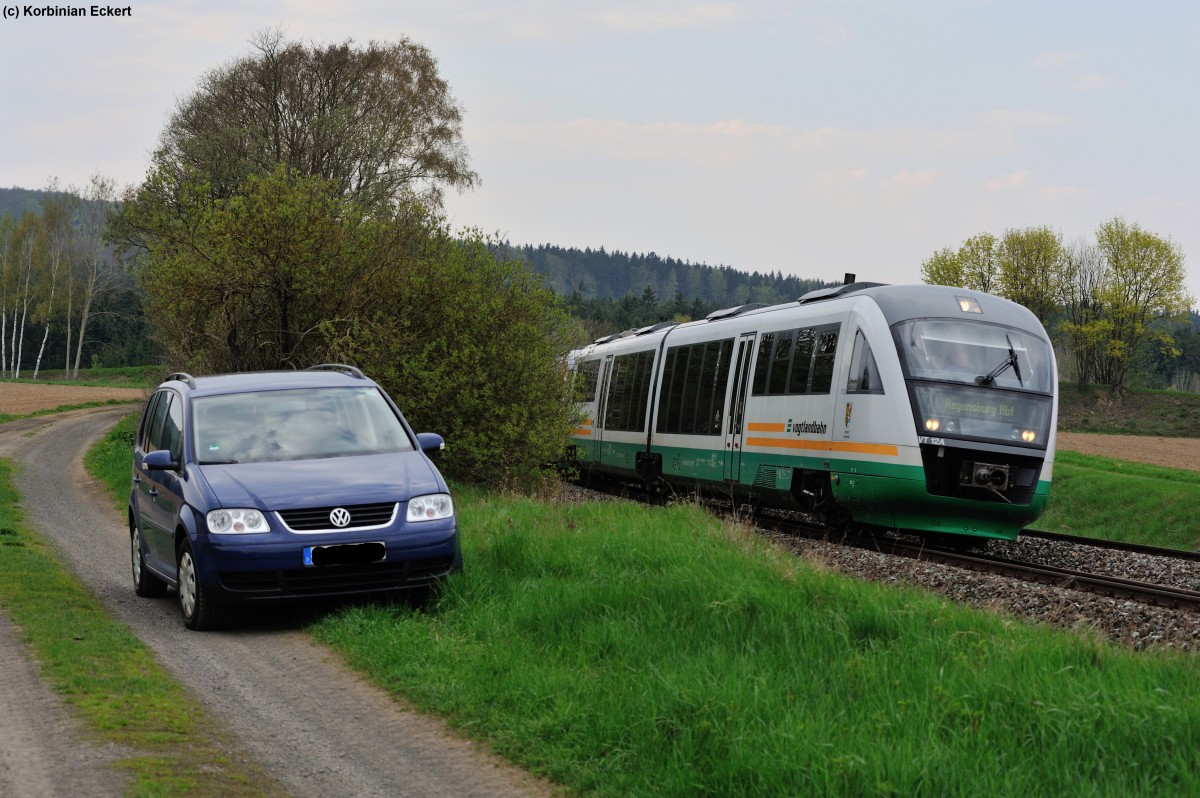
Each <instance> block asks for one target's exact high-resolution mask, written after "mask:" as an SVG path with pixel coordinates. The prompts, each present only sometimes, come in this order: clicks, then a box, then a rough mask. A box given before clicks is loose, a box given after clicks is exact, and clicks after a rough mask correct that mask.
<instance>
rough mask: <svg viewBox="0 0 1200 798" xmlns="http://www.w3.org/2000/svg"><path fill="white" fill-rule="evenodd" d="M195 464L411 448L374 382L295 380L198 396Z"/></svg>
mask: <svg viewBox="0 0 1200 798" xmlns="http://www.w3.org/2000/svg"><path fill="white" fill-rule="evenodd" d="M192 413H193V424H192V430H193V441H192V443H193V445H194V446H195V451H196V460H197V462H198V463H199V464H200V465H213V464H217V463H263V462H271V461H275V460H308V459H313V458H322V457H346V456H350V455H361V454H379V453H383V452H401V451H411V450H412V449H413V444H412V441H411V440H409V437H408V434H407V432H406V431H405V429H404V426H403V425H402V424H401V423H400V419H399V418H398V417H397V416H396V414H395V413H394V412H393V411H392V408H391V405H389V404H388V402H387V400H386V399H385V398H384V397H383V396H382V394H380V393H379V391H378V390H376V389H375V388H297V389H291V390H281V391H255V392H248V393H231V394H223V395H219V396H202V397H197V398H196V400H195V401H194V402H193V404H192Z"/></svg>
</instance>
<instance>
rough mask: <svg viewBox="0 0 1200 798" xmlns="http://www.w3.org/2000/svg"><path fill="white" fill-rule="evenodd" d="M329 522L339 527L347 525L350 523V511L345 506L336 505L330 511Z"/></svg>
mask: <svg viewBox="0 0 1200 798" xmlns="http://www.w3.org/2000/svg"><path fill="white" fill-rule="evenodd" d="M329 522H330V523H331V524H333V525H334V526H336V527H338V528H339V529H340V528H341V527H344V526H346V525H347V524H349V523H350V511H349V510H347V509H346V508H344V507H335V508H334V509H333V511H332V512H331V513H329Z"/></svg>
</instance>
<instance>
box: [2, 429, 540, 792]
mask: <svg viewBox="0 0 1200 798" xmlns="http://www.w3.org/2000/svg"><path fill="white" fill-rule="evenodd" d="M127 412H129V408H120V407H117V408H100V409H96V410H85V411H75V412H71V413H65V414H60V415H56V416H46V417H42V418H36V419H24V420H20V421H15V422H10V423H8V424H4V425H0V456H2V457H8V458H11V459H12V460H13V461H14V462H16V463H19V464H20V465H21V468H20V472H19V473H18V474H17V475H16V482H17V489H18V490H19V491H20V492H21V494H22V497H23V499H22V504H23V506H24V507H25V508H26V515H27V519H28V521H29V523H30V524H32V525H33V526H34V527H35V528H36V529H38V531H40V532H41V533H43V534H44V535H46V536H47V537H49V538H50V539H51V540H53V541H54V543H55V544H56V545H57V546H58V547H59V548H60V549H61V551H62V552H63V554H64V556H65V557H66V559H67V561H68V562H69V564H70V565H71V567H72V568H74V569H75V571H76V573H77V574H79V576H80V577H81V579H82V580H83V581H84V582H85V583H86V584H87V585H88V587H89V588H90V589H91V590H92V591H93V592H94V593H96V594H97V595H98V596H99V597H100V598H101V600H102V601H103V602H104V603H105V605H106V606H107V607H108V608H109V610H110V611H111V612H112V614H113V615H114V616H115V617H116V618H117V619H118V620H120V621H121V622H123V623H125V624H126V625H127V626H129V628H130V629H132V630H133V632H134V634H136V635H137V636H138V637H139V638H141V639H142V640H143V641H144V642H145V643H146V645H147V646H149V647H150V648H151V649H152V650H153V651H154V653H155V655H156V656H157V657H158V659H159V660H160V661H161V662H162V663H163V664H164V665H165V666H166V667H167V668H168V669H169V670H170V671H171V672H172V673H173V674H174V676H175V677H176V678H177V679H178V680H179V681H180V682H182V683H183V684H185V685H187V686H188V687H189V688H190V689H191V690H192V691H193V692H194V693H195V694H196V696H197V697H198V698H199V700H200V702H201V703H202V704H203V705H204V706H205V707H206V708H207V709H208V710H209V711H210V712H211V713H212V715H213V716H214V717H216V718H217V719H218V720H219V721H220V722H221V723H223V724H224V725H225V727H226V728H227V729H228V730H229V732H230V734H231V736H232V738H233V739H234V740H236V741H237V742H238V743H239V744H241V745H242V746H244V750H246V751H248V752H249V753H250V754H251V755H252V756H253V757H254V758H255V759H257V761H258V762H260V763H261V764H262V766H263V767H264V769H266V770H267V771H268V772H270V773H271V774H272V775H273V776H274V777H275V778H276V779H278V780H279V782H280V783H281V784H282V785H283V786H284V788H285V789H286V790H288V792H289V793H291V794H292V795H295V796H314V797H315V796H320V797H321V798H328V797H330V796H356V797H357V796H362V797H364V798H365V797H366V796H388V797H389V798H398V797H399V796H455V798H458V797H460V796H489V797H491V796H528V795H535V796H541V795H553V794H556V791H555V790H554V788H553V787H552V786H550V785H547V784H546V783H544V782H542V781H540V780H538V779H535V778H534V777H532V776H531V775H529V774H528V773H526V772H525V771H522V770H520V769H518V768H514V767H512V766H511V765H509V764H507V763H505V762H503V761H502V760H500V759H499V757H496V756H494V755H492V754H490V753H489V752H486V751H484V750H483V749H482V747H481V746H478V745H475V744H473V743H470V742H466V741H463V740H461V739H459V738H457V737H455V736H454V735H453V734H452V733H451V732H450V731H449V730H448V729H447V728H446V727H445V725H444V724H443V723H441V722H440V721H438V720H436V719H432V718H429V717H426V716H423V715H420V714H417V713H414V712H410V711H407V710H406V709H405V708H404V707H403V706H402V705H401V704H400V703H399V702H398V701H397V700H396V699H395V698H393V697H392V696H391V695H390V694H388V693H386V692H384V691H383V690H381V689H379V688H377V687H374V686H373V685H371V684H368V683H367V682H366V681H365V680H363V679H362V678H360V677H359V676H357V675H356V674H355V673H353V672H352V671H350V670H349V669H348V668H347V667H345V666H344V665H343V664H342V663H341V662H340V661H339V660H338V659H337V658H336V656H335V655H333V654H332V653H331V652H329V651H328V650H327V649H325V648H323V647H321V646H318V645H316V644H315V643H313V642H312V641H311V640H310V639H309V638H308V637H307V636H306V635H305V633H304V632H303V631H301V630H300V629H299V628H298V624H297V621H296V620H294V618H293V617H291V616H289V615H288V614H286V613H278V612H276V613H271V614H269V615H265V616H263V617H255V618H254V619H253V621H252V622H249V623H245V624H243V625H241V627H240V628H235V629H233V630H231V631H227V632H220V633H196V632H189V631H187V630H185V629H184V628H183V626H182V624H181V623H180V620H179V614H178V610H177V609H176V606H175V601H174V595H173V594H172V595H171V596H169V597H167V598H166V599H160V600H146V599H139V598H137V597H136V596H135V595H134V594H133V589H132V587H131V585H130V577H129V573H128V572H129V554H128V533H127V531H126V529H125V524H124V518H123V517H121V516H120V515H119V514H117V513H116V512H115V511H114V510H113V508H112V506H111V504H110V503H109V501H108V500H107V499H106V498H105V497H104V496H102V495H101V493H100V491H99V489H98V487H97V486H96V485H95V484H94V483H93V481H92V480H91V478H90V477H89V476H88V475H87V474H86V472H85V471H84V470H83V466H82V464H81V459H80V458H81V454H82V452H83V451H84V450H85V449H86V448H87V447H88V446H90V445H91V444H92V443H93V442H94V441H95V440H96V439H97V438H98V437H99V436H101V435H102V434H103V433H104V432H105V431H106V430H107V429H108V428H109V427H110V426H111V425H112V424H113V423H114V422H115V421H116V419H117V418H118V417H119V416H120V415H121V414H122V413H127ZM0 616H2V613H0ZM17 651H19V647H18V645H17V643H16V640H15V638H14V637H13V631H12V629H11V625H10V624H9V623H8V622H7V618H5V617H0V740H3V741H4V744H3V745H0V795H4V796H9V795H11V796H21V797H22V798H24V796H41V795H83V794H87V795H89V796H104V795H119V794H120V791H121V781H120V779H119V777H117V776H116V774H112V776H113V778H112V779H109V780H108V781H107V782H106V781H105V779H108V776H109V774H110V773H111V771H108V769H107V768H99V771H98V770H97V763H102V762H104V761H108V760H111V759H113V758H115V757H117V756H119V755H120V752H115V751H109V750H99V749H94V748H92V747H89V746H88V745H86V744H85V743H83V742H82V741H81V739H80V737H79V735H78V733H77V730H75V729H74V726H73V721H72V719H71V718H70V717H69V715H68V714H67V713H66V712H65V711H64V710H63V709H62V707H61V705H60V702H59V701H58V700H57V699H56V698H55V697H54V696H53V695H52V694H49V693H48V691H47V690H46V688H45V687H44V686H42V685H41V684H40V682H39V680H38V679H37V678H36V675H35V672H34V669H33V668H32V667H31V666H30V665H29V663H28V662H27V661H26V660H24V659H23V657H22V656H20V655H17V654H16V653H15V652H17ZM80 778H82V779H84V780H83V781H82V782H81V781H78V780H77V779H80ZM79 784H86V785H87V789H78V785H79Z"/></svg>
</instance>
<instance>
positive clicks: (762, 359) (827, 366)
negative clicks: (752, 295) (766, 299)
mask: <svg viewBox="0 0 1200 798" xmlns="http://www.w3.org/2000/svg"><path fill="white" fill-rule="evenodd" d="M839 327H840V325H837V324H822V325H820V326H818V327H803V328H800V329H796V330H781V331H779V332H773V333H766V334H764V335H763V336H762V338H761V339H759V344H758V357H757V359H756V361H755V366H754V383H753V385H754V388H753V392H754V395H755V396H786V395H791V394H806V393H813V394H821V393H829V389H830V386H831V385H832V384H833V361H834V358H835V356H836V355H837V342H838V329H839Z"/></svg>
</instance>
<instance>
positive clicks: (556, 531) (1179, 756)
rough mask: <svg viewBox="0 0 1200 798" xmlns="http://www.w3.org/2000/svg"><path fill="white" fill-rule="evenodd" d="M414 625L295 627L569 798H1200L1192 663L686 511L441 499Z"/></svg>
mask: <svg viewBox="0 0 1200 798" xmlns="http://www.w3.org/2000/svg"><path fill="white" fill-rule="evenodd" d="M457 499H458V506H459V507H460V517H461V521H462V528H463V530H464V533H465V536H464V557H465V562H466V563H467V570H466V572H465V573H464V574H462V576H461V578H457V579H455V580H454V581H453V582H452V583H451V585H450V587H449V590H448V592H447V594H446V595H445V596H444V597H443V599H442V601H441V602H440V604H439V605H438V607H437V609H436V611H434V612H431V613H418V612H413V611H409V610H405V609H402V608H387V607H365V608H363V607H360V608H354V609H350V610H347V611H346V612H344V613H342V614H340V615H337V616H334V617H331V618H328V619H325V620H323V621H322V622H320V623H318V624H317V625H316V626H315V627H314V628H313V630H312V632H313V634H314V635H316V636H317V637H318V639H320V640H322V641H324V642H326V643H328V644H329V645H331V646H333V647H334V648H336V649H337V650H339V651H341V652H343V653H344V655H345V656H346V657H347V658H348V659H349V660H350V661H351V662H352V663H353V664H354V665H355V666H356V667H359V668H361V669H362V670H364V671H366V672H367V673H369V674H370V675H371V677H372V678H373V679H374V680H376V681H377V682H379V683H380V684H383V685H386V686H387V687H388V688H390V689H392V690H395V691H396V692H399V693H402V694H404V695H405V696H406V697H407V698H408V699H410V700H412V701H414V702H415V703H416V704H417V705H418V706H420V707H421V708H423V709H426V710H429V711H433V712H437V713H439V714H442V715H445V716H447V717H448V718H449V719H450V720H451V722H452V723H453V724H455V725H456V726H457V727H458V728H460V729H462V730H464V731H465V732H467V733H469V734H471V735H473V736H477V737H481V738H484V739H486V740H488V741H489V742H490V743H491V744H492V745H494V746H495V747H496V748H497V749H498V750H499V751H500V752H501V753H502V754H504V755H505V756H507V757H508V758H510V759H512V760H514V761H516V762H518V763H521V764H523V765H525V766H526V767H529V768H530V769H532V770H534V771H536V772H538V773H541V774H544V775H546V776H548V777H550V778H552V779H554V780H555V781H558V782H560V783H562V784H565V785H567V786H568V787H569V788H570V789H573V790H577V791H579V792H580V793H584V794H590V795H612V796H618V795H620V796H628V795H647V796H665V795H681V796H682V795H687V796H692V795H1025V794H1032V795H1114V796H1115V795H1139V794H1140V795H1145V794H1152V793H1155V792H1159V791H1162V790H1164V789H1165V790H1166V791H1167V792H1171V793H1173V794H1191V793H1195V792H1197V791H1200V678H1198V677H1200V662H1197V661H1196V660H1194V659H1192V658H1189V657H1186V656H1177V655H1176V656H1172V655H1166V654H1154V655H1137V654H1134V653H1132V652H1129V651H1126V650H1120V649H1117V648H1115V647H1112V646H1109V645H1108V644H1106V643H1103V642H1097V641H1094V640H1090V639H1087V638H1086V637H1084V636H1076V635H1072V634H1067V633H1061V632H1056V631H1052V630H1047V629H1040V628H1033V627H1027V626H1024V625H1021V624H1013V623H1011V622H1009V621H1006V620H1004V619H1002V618H1000V617H996V616H991V615H989V614H986V613H980V612H974V611H970V610H966V609H962V608H959V607H956V606H954V605H951V604H949V603H947V602H945V601H943V600H941V599H938V598H936V597H932V596H930V595H928V594H925V593H922V592H919V591H916V590H909V589H894V588H888V587H884V586H881V585H877V584H870V583H861V582H858V581H855V580H851V579H847V578H844V577H841V576H839V575H836V574H833V573H829V572H825V571H823V570H821V569H820V568H818V567H814V566H812V565H811V564H806V563H803V562H799V561H796V560H795V559H794V558H792V557H790V556H780V555H778V554H777V553H775V552H774V551H772V550H771V549H769V548H768V547H767V546H766V545H765V544H763V543H761V542H760V541H759V539H757V538H756V537H754V536H753V535H751V534H748V533H744V532H743V531H742V530H739V529H737V528H731V527H723V526H722V525H720V524H719V523H718V522H715V521H713V520H712V519H710V518H709V517H707V516H706V515H705V514H704V513H702V512H700V511H699V510H696V509H695V508H688V507H681V508H671V509H667V510H655V509H647V508H642V507H637V506H632V505H628V504H622V503H606V504H589V505H545V504H539V503H535V502H532V501H524V500H519V499H510V498H504V497H498V496H494V495H484V494H478V493H473V492H469V491H462V490H460V491H459V493H458V494H457Z"/></svg>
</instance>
